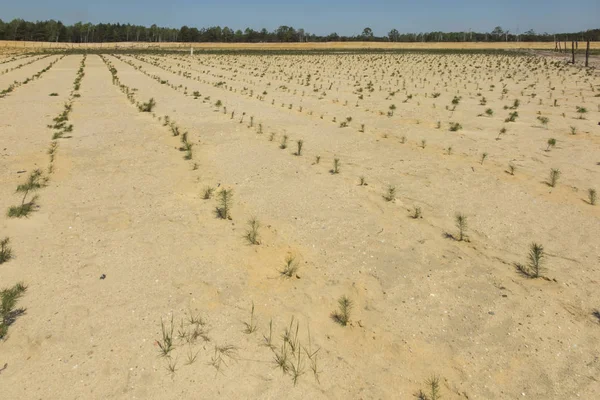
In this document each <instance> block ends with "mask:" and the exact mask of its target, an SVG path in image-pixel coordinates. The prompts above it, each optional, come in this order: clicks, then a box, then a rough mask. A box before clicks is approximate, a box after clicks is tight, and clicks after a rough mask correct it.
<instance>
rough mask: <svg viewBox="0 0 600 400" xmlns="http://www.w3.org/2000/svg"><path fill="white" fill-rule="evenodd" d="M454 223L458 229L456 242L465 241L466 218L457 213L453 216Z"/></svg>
mask: <svg viewBox="0 0 600 400" xmlns="http://www.w3.org/2000/svg"><path fill="white" fill-rule="evenodd" d="M454 222H455V224H456V227H457V228H458V241H459V242H462V241H463V240H466V239H467V234H466V232H467V216H466V215H464V214H461V213H457V214H456V215H455V216H454Z"/></svg>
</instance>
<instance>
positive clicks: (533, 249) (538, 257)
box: [517, 243, 545, 278]
mask: <svg viewBox="0 0 600 400" xmlns="http://www.w3.org/2000/svg"><path fill="white" fill-rule="evenodd" d="M544 257H545V253H544V247H543V246H542V245H541V244H537V243H531V245H530V246H529V254H528V257H527V258H528V261H529V262H528V264H527V267H525V266H523V265H521V264H517V269H518V270H519V271H520V272H521V273H523V274H524V275H527V276H528V277H530V278H539V277H540V276H541V274H542V260H543V258H544Z"/></svg>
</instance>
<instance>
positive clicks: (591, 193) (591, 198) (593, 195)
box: [0, 189, 596, 264]
mask: <svg viewBox="0 0 600 400" xmlns="http://www.w3.org/2000/svg"><path fill="white" fill-rule="evenodd" d="M588 202H589V203H590V204H591V205H592V206H595V205H596V189H588ZM0 264H1V263H0Z"/></svg>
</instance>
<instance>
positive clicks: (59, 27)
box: [0, 19, 600, 43]
mask: <svg viewBox="0 0 600 400" xmlns="http://www.w3.org/2000/svg"><path fill="white" fill-rule="evenodd" d="M0 40H17V41H24V40H26V41H39V42H72V43H103V42H225V43H227V42H231V43H259V42H334V41H336V42H347V41H376V42H500V41H502V42H503V41H507V42H516V41H522V42H553V41H555V40H566V41H570V40H600V29H592V30H587V31H582V32H572V33H560V34H549V33H536V32H534V31H533V30H529V31H527V32H524V33H520V34H517V33H513V32H510V31H508V30H503V29H502V28H501V27H499V26H497V27H495V28H494V29H493V30H492V31H491V32H484V33H480V32H470V31H469V32H425V33H400V32H399V31H398V30H397V29H392V30H391V31H390V32H389V33H388V34H387V35H385V36H375V35H374V34H373V30H372V29H371V28H365V29H364V30H363V31H362V32H361V33H360V34H357V35H355V36H340V35H338V34H337V33H331V34H329V35H315V34H310V33H307V32H305V31H304V29H295V28H293V27H291V26H285V25H282V26H280V27H279V28H277V29H275V30H273V31H271V32H269V31H267V30H266V29H264V28H263V29H261V30H259V31H256V30H254V29H251V28H246V29H245V30H243V31H242V30H240V29H238V30H235V31H234V30H233V29H231V28H229V27H224V28H221V27H220V26H212V27H208V28H200V29H198V28H195V27H189V26H186V25H184V26H182V27H181V28H179V29H177V28H166V27H159V26H156V25H155V24H153V25H151V26H150V27H146V26H142V25H132V24H119V23H116V24H113V23H108V24H104V23H99V24H92V23H89V22H88V23H83V22H77V23H75V24H73V25H64V24H63V23H62V22H61V21H55V20H52V19H51V20H47V21H36V22H30V21H25V20H23V19H13V20H12V21H10V22H4V21H2V20H1V19H0Z"/></svg>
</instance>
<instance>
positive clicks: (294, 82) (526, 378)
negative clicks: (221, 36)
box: [0, 51, 600, 399]
mask: <svg viewBox="0 0 600 400" xmlns="http://www.w3.org/2000/svg"><path fill="white" fill-rule="evenodd" d="M0 63H1V64H0V93H2V94H1V95H0V96H1V97H2V98H0V110H1V111H2V113H1V115H2V121H1V122H0V141H1V145H0V210H1V211H2V214H1V216H0V239H2V238H4V237H8V238H9V240H10V241H9V243H8V245H7V246H9V247H10V248H11V250H12V257H10V259H7V260H6V261H5V262H2V263H1V264H0V289H6V288H14V287H16V286H15V285H16V284H17V283H18V282H23V283H24V285H25V286H26V290H25V291H24V292H22V293H21V297H20V298H18V303H17V304H16V305H14V307H13V308H12V309H11V310H10V313H6V314H5V315H6V318H5V321H4V325H5V326H6V327H7V331H6V332H7V333H6V334H5V335H4V338H3V339H2V342H0V368H2V367H3V366H4V369H2V370H1V371H0V383H1V386H2V387H3V392H4V393H6V396H7V398H161V399H163V398H174V399H175V398H218V397H223V398H225V397H229V398H298V399H299V398H313V399H318V398H338V399H349V398H362V399H373V398H397V399H409V398H413V396H414V395H415V394H417V393H418V391H419V390H423V392H424V394H425V395H426V396H427V398H430V399H431V398H435V394H433V395H432V393H431V391H432V386H436V384H435V383H436V382H437V383H438V386H439V388H438V391H439V393H440V394H441V396H443V398H444V399H467V398H468V399H495V398H497V399H503V398H511V399H513V398H531V399H567V398H582V399H592V398H596V397H598V396H599V395H600V382H599V381H598V376H599V375H600V311H598V309H599V308H600V291H599V290H598V285H599V281H600V269H599V262H600V253H599V247H600V246H599V245H600V240H598V238H599V237H600V207H598V206H597V205H595V204H592V203H595V197H594V196H595V190H598V189H600V137H599V135H598V133H599V129H600V126H598V122H599V121H600V97H599V95H600V77H599V75H598V73H597V71H596V70H593V69H590V70H588V69H585V68H582V67H579V66H572V65H568V64H566V63H565V62H564V61H561V60H556V59H552V58H544V57H538V56H526V55H517V54H513V53H506V54H483V53H464V54H458V53H457V54H450V53H444V54H438V53H430V54H428V53H423V52H418V53H402V54H390V53H361V52H359V53H354V52H351V51H350V52H348V53H344V54H342V53H332V54H322V53H315V54H304V55H281V54H266V53H256V54H237V55H232V54H197V55H194V56H190V55H189V54H183V53H181V54H173V53H170V54H143V53H131V54H102V55H98V54H87V55H83V54H38V55H35V54H27V55H26V54H19V53H17V52H13V53H8V54H5V53H3V54H2V55H0ZM151 99H152V101H151ZM299 143H300V144H299ZM336 160H337V161H336ZM37 169H39V174H36V172H35V171H36V170H37ZM553 170H554V171H556V172H554V173H552V171H553ZM28 179H29V183H31V184H33V186H31V190H29V191H23V190H21V191H20V192H19V193H15V189H17V187H18V186H19V185H23V184H26V183H27V182H28ZM36 185H37V186H36ZM23 195H25V197H23ZM33 196H39V197H37V198H35V197H33ZM223 200H227V204H223ZM11 206H12V207H15V208H16V209H19V210H21V211H23V210H24V208H25V209H26V210H25V211H27V215H23V216H21V217H18V216H14V217H10V216H9V215H8V210H9V208H10V207H11ZM459 215H460V218H458V216H459ZM459 220H460V221H462V223H463V225H462V226H461V227H462V230H461V227H459V226H458V225H459V223H458V222H459ZM251 221H254V223H252V222H251ZM533 243H536V244H539V245H541V246H542V247H543V250H541V252H540V249H539V248H537V252H535V254H537V256H540V255H542V257H541V260H540V262H539V263H538V262H537V261H538V259H539V257H537V256H536V255H535V254H534V256H533V257H530V252H531V251H532V250H535V249H533V248H532V244H533ZM538 266H539V267H540V269H539V271H538V270H537V267H538ZM538 272H539V273H538ZM538 275H539V276H538ZM17 297H18V296H17ZM341 303H344V304H341ZM344 306H347V307H346V308H347V309H346V310H344ZM421 398H425V397H421Z"/></svg>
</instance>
